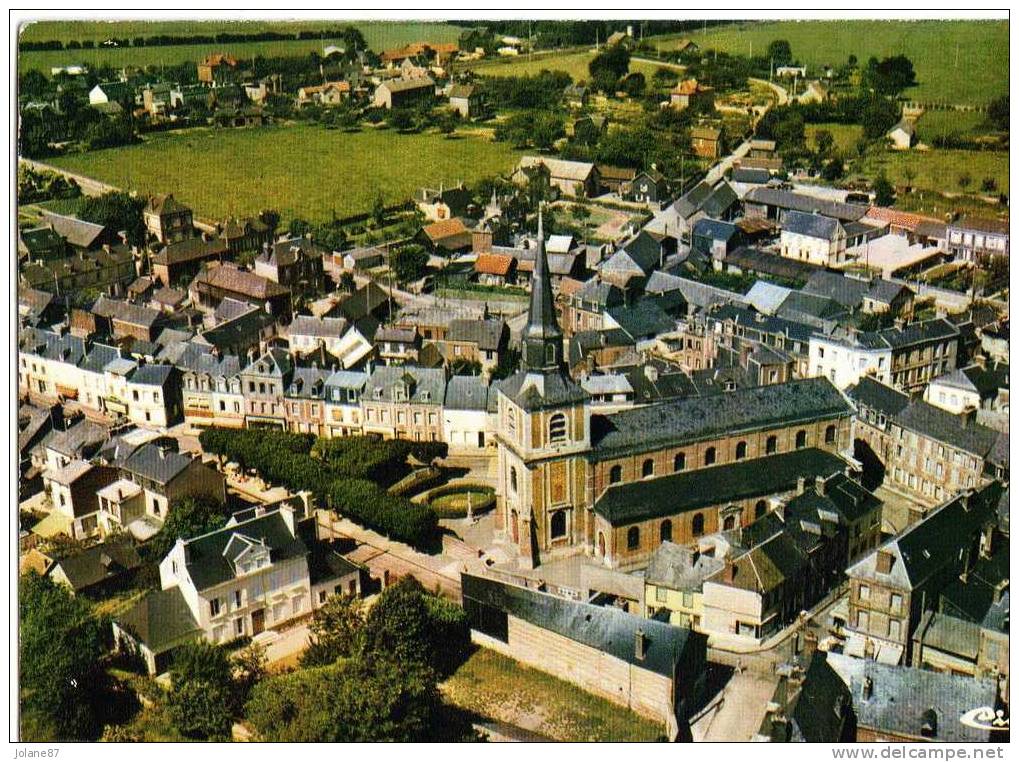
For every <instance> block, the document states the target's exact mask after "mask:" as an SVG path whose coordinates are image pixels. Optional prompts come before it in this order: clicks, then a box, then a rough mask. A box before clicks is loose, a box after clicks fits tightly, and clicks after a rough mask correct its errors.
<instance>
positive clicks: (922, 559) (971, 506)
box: [846, 482, 1002, 708]
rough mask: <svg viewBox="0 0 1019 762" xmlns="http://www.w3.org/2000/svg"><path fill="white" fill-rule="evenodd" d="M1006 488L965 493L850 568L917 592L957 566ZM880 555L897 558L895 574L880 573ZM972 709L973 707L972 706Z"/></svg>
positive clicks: (860, 574) (856, 576)
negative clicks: (962, 550) (884, 553)
mask: <svg viewBox="0 0 1019 762" xmlns="http://www.w3.org/2000/svg"><path fill="white" fill-rule="evenodd" d="M1001 490H1002V487H1001V485H1000V484H998V483H997V482H992V483H991V484H988V485H987V486H985V487H984V488H983V489H981V490H974V491H973V492H972V494H967V493H965V492H964V493H961V494H959V495H956V496H955V497H953V498H951V499H950V500H948V501H947V502H945V503H942V504H941V505H940V506H939V507H938V508H936V509H935V510H933V511H931V512H930V513H928V514H927V515H926V516H924V517H923V518H922V519H921V520H920V521H918V522H917V523H915V524H913V525H911V526H910V527H908V528H907V529H906V530H904V531H903V532H902V533H900V534H899V535H897V536H895V537H893V538H891V539H890V540H888V541H887V542H885V543H883V544H882V545H880V546H878V548H876V549H875V550H874V551H872V552H871V553H869V554H868V555H866V556H864V557H863V558H862V559H860V560H859V561H857V562H856V563H855V564H853V565H852V566H850V567H849V569H848V570H847V572H846V573H847V574H848V575H849V576H850V577H852V578H854V579H871V580H876V581H878V582H880V583H881V584H888V583H889V582H892V583H893V584H894V585H895V586H897V587H899V588H900V589H904V590H913V589H916V588H918V587H919V586H920V585H922V584H923V583H924V582H926V581H927V580H928V579H929V578H930V577H931V576H932V575H934V574H936V573H937V572H939V571H940V570H942V569H943V568H945V566H946V564H953V563H955V562H956V560H957V558H958V553H959V551H960V550H961V549H962V548H963V547H968V546H969V545H970V544H971V542H972V540H973V537H974V536H975V534H976V533H977V532H978V531H979V530H980V528H981V527H982V526H983V525H984V524H985V523H987V522H988V521H993V520H994V518H995V511H996V509H997V504H998V498H999V496H1000V494H1001ZM879 552H886V553H890V554H891V555H892V557H893V561H892V567H891V571H890V572H888V573H887V574H886V573H882V572H879V571H878V570H877V555H878V553H879ZM970 708H972V707H970Z"/></svg>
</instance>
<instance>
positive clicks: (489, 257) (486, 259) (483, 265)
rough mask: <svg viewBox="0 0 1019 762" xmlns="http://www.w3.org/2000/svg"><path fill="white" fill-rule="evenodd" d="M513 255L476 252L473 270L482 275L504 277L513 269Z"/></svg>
mask: <svg viewBox="0 0 1019 762" xmlns="http://www.w3.org/2000/svg"><path fill="white" fill-rule="evenodd" d="M514 261H515V260H514V259H513V257H509V256H505V255H502V254H478V258H477V259H476V260H475V261H474V271H475V272H477V273H481V274H483V275H500V276H503V277H505V276H506V275H509V273H510V271H511V270H512V269H513V263H514Z"/></svg>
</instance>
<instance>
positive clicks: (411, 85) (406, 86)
mask: <svg viewBox="0 0 1019 762" xmlns="http://www.w3.org/2000/svg"><path fill="white" fill-rule="evenodd" d="M379 87H380V88H383V87H384V88H385V89H387V90H388V91H389V92H391V93H402V92H406V91H408V90H423V89H424V88H426V87H431V88H434V87H435V80H433V79H432V78H431V77H411V78H408V79H402V78H401V79H387V80H386V81H385V82H383V83H382V84H381V85H379Z"/></svg>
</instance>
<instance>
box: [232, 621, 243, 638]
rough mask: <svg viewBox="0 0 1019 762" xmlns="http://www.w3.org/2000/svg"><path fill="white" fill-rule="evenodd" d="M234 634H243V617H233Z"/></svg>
mask: <svg viewBox="0 0 1019 762" xmlns="http://www.w3.org/2000/svg"><path fill="white" fill-rule="evenodd" d="M234 634H235V635H243V634H244V619H243V618H241V619H235V620H234Z"/></svg>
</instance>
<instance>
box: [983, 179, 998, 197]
mask: <svg viewBox="0 0 1019 762" xmlns="http://www.w3.org/2000/svg"><path fill="white" fill-rule="evenodd" d="M997 189H998V181H997V180H995V179H994V178H993V177H985V178H984V179H983V182H981V183H980V190H982V191H983V192H984V193H994V191H996V190H997Z"/></svg>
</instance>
